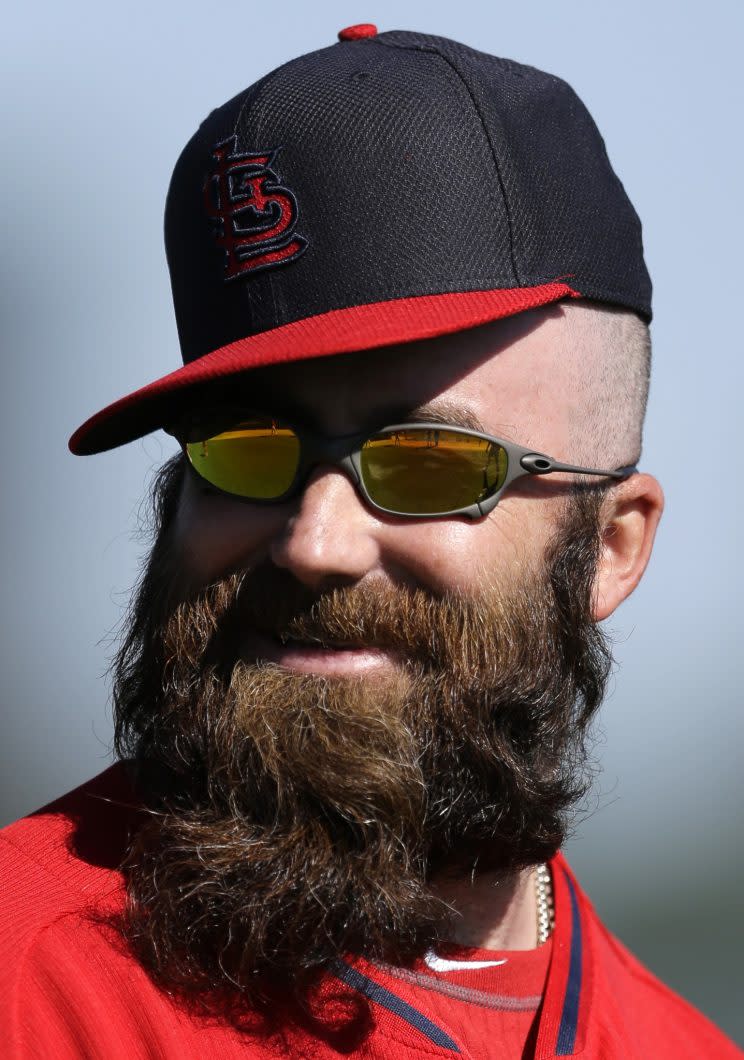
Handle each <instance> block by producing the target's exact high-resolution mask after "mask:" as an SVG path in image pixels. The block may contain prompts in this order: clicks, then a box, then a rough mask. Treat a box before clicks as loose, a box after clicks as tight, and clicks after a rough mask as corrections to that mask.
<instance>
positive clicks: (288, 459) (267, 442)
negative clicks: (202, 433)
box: [186, 420, 300, 500]
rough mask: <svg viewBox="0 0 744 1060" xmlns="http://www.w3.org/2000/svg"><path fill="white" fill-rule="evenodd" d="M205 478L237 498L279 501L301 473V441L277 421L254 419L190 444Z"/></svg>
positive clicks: (191, 456)
mask: <svg viewBox="0 0 744 1060" xmlns="http://www.w3.org/2000/svg"><path fill="white" fill-rule="evenodd" d="M186 452H187V453H188V457H189V460H190V461H191V463H192V465H193V467H194V469H195V471H197V472H198V473H199V475H201V477H202V478H203V479H206V480H207V482H209V483H211V484H212V485H213V486H216V487H217V488H218V489H221V490H224V491H225V492H226V493H232V494H234V495H235V496H236V497H247V498H250V499H252V500H276V498H277V497H281V496H282V494H283V493H286V492H287V490H288V489H289V487H290V486H291V485H292V482H293V481H294V477H295V475H296V474H297V466H298V464H299V460H300V441H299V438H298V437H297V435H296V434H295V433H294V431H293V430H291V428H289V427H283V426H281V425H279V424H278V423H276V421H273V420H250V421H246V422H243V423H239V424H237V425H235V426H233V427H231V428H230V429H229V430H227V431H222V432H221V433H220V434H215V435H214V436H213V437H211V438H206V439H204V440H203V441H193V442H187V443H186Z"/></svg>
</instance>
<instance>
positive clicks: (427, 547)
mask: <svg viewBox="0 0 744 1060" xmlns="http://www.w3.org/2000/svg"><path fill="white" fill-rule="evenodd" d="M554 529H555V513H554V511H553V509H552V507H551V506H550V505H549V504H543V503H541V502H540V501H536V500H534V499H530V500H526V499H524V498H508V499H504V500H503V501H502V502H501V503H500V504H499V506H498V507H497V508H496V509H495V511H493V512H491V514H490V515H489V516H487V517H486V518H485V519H484V520H483V521H482V522H481V521H478V522H476V521H471V520H469V519H453V520H442V521H441V522H433V521H432V522H430V523H422V524H420V526H419V527H418V528H417V530H418V532H417V534H416V535H415V542H414V541H412V540H411V539H406V536H405V535H401V536H400V538H399V540H398V541H397V542H396V544H395V545H394V546H393V549H391V552H392V551H395V553H396V559H397V561H398V563H399V564H400V565H401V566H402V567H404V568H405V570H406V572H407V573H408V575H409V576H413V579H414V580H415V581H416V582H418V583H419V584H423V585H427V586H429V587H431V588H432V589H435V590H437V591H440V592H441V591H446V590H461V591H463V592H466V593H469V592H473V591H478V590H482V589H483V588H485V587H487V586H489V585H491V586H493V585H501V586H503V585H506V584H510V583H512V584H517V583H519V582H521V581H522V580H524V579H525V578H527V577H528V576H530V575H532V574H533V573H534V572H535V571H536V570H538V569H539V567H540V564H541V563H542V560H543V557H544V555H545V550H546V547H547V545H548V542H549V541H550V539H551V537H552V534H553V532H554Z"/></svg>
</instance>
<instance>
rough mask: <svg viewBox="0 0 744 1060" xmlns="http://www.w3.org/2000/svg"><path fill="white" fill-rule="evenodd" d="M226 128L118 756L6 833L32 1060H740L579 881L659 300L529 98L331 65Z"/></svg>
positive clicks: (116, 430) (594, 137)
mask: <svg viewBox="0 0 744 1060" xmlns="http://www.w3.org/2000/svg"><path fill="white" fill-rule="evenodd" d="M339 36H340V42H339V43H338V44H337V45H334V46H333V47H331V48H328V49H324V50H322V51H320V52H317V53H314V54H312V55H309V56H304V57H302V58H300V59H298V60H295V61H294V62H291V63H288V64H287V65H285V66H283V67H281V68H280V69H279V70H277V71H274V72H273V73H272V74H270V75H269V76H268V77H266V78H264V79H263V80H262V81H260V82H259V83H258V84H256V85H254V86H252V87H251V88H249V89H247V90H246V91H245V92H242V93H240V94H239V95H238V96H236V97H235V99H233V100H231V101H230V102H228V103H227V104H225V105H224V106H223V107H221V108H219V109H218V110H216V111H214V112H213V113H212V114H211V115H210V116H209V117H208V118H207V119H206V120H205V122H203V123H202V125H201V127H200V129H199V131H198V132H197V133H196V134H195V136H194V137H193V138H192V140H191V141H190V143H189V144H188V145H187V147H186V148H185V150H184V152H183V154H182V156H181V158H180V159H179V161H178V164H177V166H176V170H175V172H174V176H173V180H172V183H171V188H170V191H169V194H168V202H167V207H166V243H167V252H168V260H169V266H170V269H171V277H172V282H173V293H174V300H175V306H176V316H177V321H178V327H179V334H180V338H181V343H182V348H183V354H184V361H185V364H184V367H183V368H181V369H179V370H178V371H176V372H174V373H171V375H169V376H166V377H165V378H164V379H161V380H158V381H156V382H155V383H152V384H150V385H149V386H146V387H144V388H143V389H142V390H140V391H138V392H136V393H135V394H133V395H130V396H129V397H126V398H124V399H122V400H121V401H119V402H117V403H115V404H114V405H112V406H109V407H108V408H107V409H104V410H103V412H101V413H99V414H98V415H96V416H94V417H93V418H92V419H91V420H89V421H88V422H87V423H86V424H84V425H83V426H82V427H81V428H80V429H79V430H78V431H77V432H76V433H75V435H74V436H73V438H72V440H71V443H70V444H71V448H72V450H73V452H76V453H81V454H82V453H93V452H100V451H102V450H105V449H108V448H112V447H114V446H116V445H119V444H123V443H124V442H126V441H130V440H132V439H134V438H136V437H140V436H142V435H143V434H145V433H147V432H148V431H150V430H154V429H156V428H158V427H163V428H165V429H166V430H168V431H170V433H171V434H173V435H174V436H175V437H176V438H177V439H178V441H179V443H180V446H181V453H180V454H179V456H178V457H177V458H174V459H173V460H172V461H170V462H169V463H168V464H166V465H165V467H164V468H163V470H162V472H161V474H160V477H159V479H158V482H157V484H156V489H155V495H154V504H155V523H156V527H155V529H156V536H155V543H154V547H153V550H152V553H151V556H150V559H149V562H148V565H147V568H146V570H145V572H144V576H143V579H142V582H141V585H140V587H139V590H138V593H137V595H136V597H135V600H134V601H133V605H132V609H131V614H130V621H129V624H128V628H127V630H126V635H125V637H124V640H123V642H122V646H121V649H120V652H119V655H118V657H117V661H116V666H115V683H114V707H115V720H116V747H117V751H118V754H119V757H120V759H121V761H120V762H119V763H117V764H116V765H114V766H113V767H111V768H110V769H108V770H107V771H106V772H104V773H103V774H101V775H100V776H99V777H97V778H95V779H94V780H92V781H90V782H89V783H88V784H86V785H83V787H82V788H80V789H78V790H77V791H75V792H73V793H71V794H70V795H68V796H65V797H64V798H63V799H61V800H59V801H58V802H57V803H55V804H52V806H50V807H47V808H45V809H44V810H43V811H40V812H39V813H38V814H36V815H33V816H32V817H29V818H26V819H24V820H22V821H19V822H17V823H16V824H15V825H12V826H11V827H10V828H9V829H6V830H5V832H4V833H3V840H4V841H3V843H2V845H1V846H2V849H3V870H2V871H3V880H4V884H3V886H4V894H5V896H6V902H5V908H6V909H7V911H8V915H7V917H6V922H5V927H4V937H5V940H6V945H5V949H4V960H3V963H2V967H3V973H2V974H3V977H4V978H3V990H2V991H0V996H2V999H3V1002H2V1004H3V1013H2V1020H3V1031H2V1033H3V1035H4V1037H5V1041H6V1043H7V1045H6V1053H7V1055H9V1056H13V1057H30V1056H43V1057H47V1056H52V1057H79V1056H95V1057H97V1056H101V1057H106V1058H109V1057H120V1056H121V1057H123V1056H127V1057H129V1056H147V1057H150V1056H152V1057H154V1056H158V1057H160V1056H164V1057H179V1058H180V1057H184V1056H194V1057H196V1056H199V1057H207V1056H217V1055H220V1056H236V1057H237V1056H243V1055H250V1056H256V1057H263V1056H266V1057H268V1056H297V1057H315V1056H317V1057H327V1056H333V1055H356V1056H369V1057H372V1056H383V1055H393V1056H401V1057H407V1056H452V1055H457V1054H460V1055H462V1056H472V1057H489V1056H498V1057H523V1056H530V1057H532V1056H535V1057H547V1056H570V1055H578V1054H580V1053H583V1054H584V1055H586V1056H592V1057H615V1056H617V1057H644V1058H646V1057H666V1056H668V1057H675V1058H679V1057H696V1058H697V1057H701V1056H710V1057H727V1056H734V1055H739V1053H738V1050H736V1048H735V1047H734V1046H733V1044H731V1043H730V1042H728V1041H727V1040H726V1039H725V1038H724V1037H723V1036H722V1035H720V1034H719V1032H718V1031H716V1029H715V1028H714V1027H712V1025H711V1024H709V1023H708V1022H707V1021H706V1020H705V1019H704V1017H702V1016H700V1015H699V1014H697V1013H695V1012H694V1010H692V1009H691V1008H690V1007H689V1006H688V1005H687V1004H686V1003H685V1002H683V1001H682V1000H681V999H679V998H677V997H675V996H674V995H673V994H672V993H671V992H670V991H668V990H667V989H666V988H665V987H663V986H662V985H661V984H659V983H658V982H656V981H655V980H654V979H653V977H651V976H650V975H649V973H647V972H646V971H645V970H643V969H642V968H641V967H640V966H639V965H638V964H637V962H635V961H634V959H633V958H632V957H631V956H630V955H629V954H628V953H627V952H626V951H625V950H624V949H623V948H622V946H621V945H620V944H619V943H618V942H617V941H616V940H614V939H613V938H612V937H611V936H609V935H608V933H607V932H606V931H605V930H604V928H603V927H602V926H601V924H600V923H599V921H598V919H597V917H596V914H595V913H594V912H593V910H592V908H591V906H590V904H589V902H588V900H587V899H586V898H585V896H584V895H583V894H582V892H581V890H580V888H579V886H578V883H577V882H576V880H575V879H574V878H573V876H572V874H571V872H570V870H569V868H568V866H567V865H566V863H565V861H564V860H563V858H562V856H561V855H560V853H559V851H560V847H561V845H562V843H563V840H564V838H565V835H566V829H567V826H568V821H569V813H570V810H571V808H572V806H574V805H575V803H576V801H577V799H578V798H579V797H580V796H581V795H582V794H583V793H584V792H585V791H586V772H587V771H586V750H585V737H586V732H587V728H588V726H589V724H590V722H591V720H592V717H593V715H594V713H595V711H596V709H597V707H598V705H599V703H600V701H601V699H602V695H603V690H604V685H605V681H606V678H607V673H608V668H609V653H608V649H607V646H606V644H605V642H604V640H603V637H602V634H601V631H600V630H599V628H598V626H597V623H598V622H599V621H601V620H602V619H604V618H606V617H607V616H608V615H610V614H611V613H612V612H613V611H614V609H615V608H616V607H617V606H618V605H619V604H620V603H621V602H622V601H623V600H624V599H625V598H626V597H627V596H628V595H629V594H630V593H631V592H632V591H633V589H634V588H635V586H636V585H637V583H638V581H639V579H640V578H641V576H642V574H643V572H644V570H645V567H646V564H647V562H648V559H649V555H650V552H651V548H652V544H653V539H654V533H655V530H656V526H657V524H658V521H659V518H660V515H661V510H662V504H663V499H662V493H661V489H660V487H659V485H658V483H657V482H656V480H655V479H654V478H652V477H651V476H650V475H647V474H645V473H642V472H640V471H638V469H637V461H638V459H639V456H640V447H641V432H642V424H643V416H644V411H645V402H646V393H647V386H648V368H649V344H648V328H647V325H648V322H649V320H650V317H651V305H650V297H651V291H650V282H649V279H648V275H647V272H646V269H645V265H644V262H643V256H642V248H641V238H640V225H639V223H638V220H637V218H636V216H635V213H634V211H633V209H632V206H631V205H630V203H629V202H628V200H627V198H626V196H625V193H624V191H623V189H622V186H621V185H620V184H619V182H618V181H617V178H616V177H615V175H614V174H613V172H612V170H611V168H610V166H609V162H608V160H607V157H606V154H605V151H604V147H603V144H602V141H601V139H600V137H599V134H598V132H597V130H596V128H595V127H594V124H593V122H592V120H591V118H590V116H589V115H588V113H587V112H586V110H585V109H584V108H583V106H582V104H581V103H580V101H579V100H578V99H577V98H576V96H575V95H574V94H573V92H572V91H571V89H570V88H568V86H567V85H565V84H564V83H563V82H560V81H558V80H557V79H555V78H553V77H549V76H548V75H545V74H542V73H540V72H539V71H535V70H532V69H530V68H527V67H522V66H519V65H517V64H515V63H511V62H508V61H505V60H500V59H495V58H493V57H491V56H488V55H485V54H483V53H480V52H476V51H473V50H471V49H469V48H466V47H464V46H462V45H459V44H456V43H454V42H452V41H447V40H443V39H440V38H434V37H426V36H423V35H420V34H413V33H403V32H394V33H384V34H377V31H376V29H375V27H373V26H368V25H362V26H354V27H350V28H349V29H347V30H344V31H342V33H341V34H340V35H339Z"/></svg>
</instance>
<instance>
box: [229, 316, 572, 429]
mask: <svg viewBox="0 0 744 1060" xmlns="http://www.w3.org/2000/svg"><path fill="white" fill-rule="evenodd" d="M563 316H564V315H563V311H562V309H561V307H560V306H551V307H546V308H545V309H541V310H534V311H531V312H528V313H522V314H519V316H517V317H512V318H508V319H506V320H501V321H496V322H495V323H493V324H488V325H485V326H483V327H479V328H474V329H471V330H469V331H465V332H459V333H457V334H455V335H448V336H443V337H440V338H436V339H431V340H426V341H422V342H415V343H407V344H405V345H401V346H395V347H387V348H384V349H376V350H363V351H359V352H357V353H350V354H342V355H338V356H333V357H324V358H318V359H314V360H308V361H299V362H294V363H288V364H282V365H273V366H270V367H266V368H260V369H256V370H254V371H252V372H251V373H250V374H249V375H246V376H245V378H244V379H243V380H242V381H241V383H240V386H239V387H238V388H237V390H236V389H235V388H232V392H231V394H230V399H231V403H232V400H234V399H235V398H236V397H237V398H238V400H239V401H240V403H241V404H245V405H246V407H251V408H254V409H257V410H258V409H261V410H263V411H267V412H268V411H271V412H272V413H275V414H277V415H283V416H287V417H290V418H294V419H300V420H301V421H302V422H303V423H304V424H305V425H307V426H308V427H311V428H313V429H317V430H320V431H323V432H325V433H329V434H337V433H338V434H341V433H346V432H351V431H354V430H357V429H364V428H366V427H367V426H380V425H382V424H384V423H393V422H396V421H402V420H405V419H406V418H408V417H411V416H415V417H416V418H419V419H421V418H431V419H432V420H441V421H442V422H448V423H457V424H459V425H460V426H466V427H471V428H473V429H476V430H477V429H482V430H485V431H488V432H494V433H497V432H499V431H500V432H501V433H502V434H504V433H507V434H512V433H513V434H514V435H515V437H516V436H517V435H519V434H520V433H521V434H522V435H523V433H524V431H523V428H524V427H526V426H528V424H529V422H531V421H534V420H536V419H540V418H544V417H545V416H546V415H548V413H550V415H551V416H555V415H556V412H557V411H559V410H560V406H561V403H562V402H567V401H568V400H570V394H571V389H572V388H571V381H570V379H569V378H568V375H569V373H567V370H566V360H565V357H564V356H563V350H564V346H565V334H564V333H565V321H564V319H563Z"/></svg>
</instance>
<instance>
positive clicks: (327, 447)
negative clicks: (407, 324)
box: [173, 414, 638, 519]
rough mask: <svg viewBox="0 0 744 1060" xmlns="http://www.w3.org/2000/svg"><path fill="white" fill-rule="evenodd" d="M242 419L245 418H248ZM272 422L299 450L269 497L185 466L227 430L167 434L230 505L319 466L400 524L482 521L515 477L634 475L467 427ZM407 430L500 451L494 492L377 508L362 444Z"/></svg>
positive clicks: (290, 492)
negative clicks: (361, 427)
mask: <svg viewBox="0 0 744 1060" xmlns="http://www.w3.org/2000/svg"><path fill="white" fill-rule="evenodd" d="M253 415H255V414H253ZM259 415H260V414H259ZM245 418H246V419H247V418H248V417H245ZM268 418H271V419H272V420H274V419H275V418H274V417H268ZM237 422H238V419H237V418H236V419H235V420H233V421H232V423H233V424H234V425H235V424H236V423H237ZM275 422H276V423H277V424H278V425H281V427H282V428H289V429H290V430H292V431H293V432H294V433H295V435H296V436H297V439H298V441H299V445H300V459H299V462H298V464H297V471H296V472H295V476H294V479H293V480H292V483H291V485H290V486H289V488H288V489H287V490H285V492H284V493H282V494H280V495H279V496H278V497H271V498H262V497H244V496H242V495H241V494H239V493H231V492H230V491H229V490H224V489H221V488H220V487H219V486H215V485H214V484H213V483H212V482H210V481H209V480H208V479H206V478H205V477H204V476H203V475H201V474H200V473H199V471H197V469H196V467H195V466H194V465H193V463H192V462H191V458H190V456H189V454H188V450H187V448H186V446H187V444H188V443H189V442H194V441H209V439H210V438H214V437H216V436H217V434H221V433H223V432H224V431H226V430H230V427H229V426H225V427H223V428H221V430H219V431H217V432H214V433H210V434H208V435H207V436H206V437H204V436H203V435H201V436H200V437H191V436H190V435H191V433H192V431H191V430H190V429H188V428H187V429H186V430H184V431H173V433H174V435H175V436H176V438H177V439H178V441H179V442H180V444H181V448H182V449H183V451H184V455H185V456H186V462H187V464H188V466H189V467H190V468H191V470H192V472H193V473H194V475H195V476H196V478H197V480H198V481H199V482H200V483H205V482H206V483H207V485H208V487H209V489H210V490H214V491H215V492H217V493H220V494H223V495H224V496H226V497H230V498H231V499H232V500H237V501H244V502H246V503H248V504H259V505H271V504H282V503H284V502H285V501H288V500H291V499H292V498H293V497H294V496H296V495H297V494H298V493H300V492H301V491H302V489H303V488H304V485H305V482H306V481H307V477H308V475H309V473H310V471H311V470H312V469H313V468H314V467H317V466H318V465H319V464H324V465H328V466H330V467H339V468H341V470H342V471H344V472H345V473H346V474H347V475H348V476H349V478H350V479H351V481H352V483H353V484H354V486H355V487H356V489H357V491H358V492H359V493H360V494H361V496H362V497H363V498H364V500H365V502H366V503H367V504H368V505H369V506H370V507H372V508H374V509H376V510H377V511H380V512H383V513H384V514H385V515H394V516H396V517H397V518H401V519H451V518H453V517H454V516H465V517H466V518H468V519H482V518H483V517H484V516H485V515H488V514H489V513H490V512H492V511H493V509H494V508H495V507H496V505H497V504H498V503H499V501H500V499H501V497H502V496H503V494H504V492H505V490H507V489H508V488H509V486H511V484H512V483H513V482H515V481H516V480H517V479H519V478H524V477H525V476H527V475H552V474H555V473H556V472H566V473H569V474H576V475H598V476H602V477H603V478H610V479H614V480H622V479H626V478H628V477H629V476H630V475H633V474H635V472H636V471H637V470H638V468H637V466H636V465H635V464H628V465H625V466H624V467H620V468H614V469H613V470H608V469H606V468H595V467H581V466H579V465H576V464H565V463H562V462H561V461H560V460H555V459H554V458H553V457H551V456H547V455H546V454H545V453H540V452H538V451H537V450H535V449H530V448H528V447H526V446H522V445H517V444H516V443H515V442H510V441H507V440H506V439H504V438H498V437H497V436H496V435H492V434H486V433H485V432H483V431H476V430H472V429H470V428H468V427H459V426H457V425H456V424H450V423H436V422H420V421H413V422H408V423H395V424H392V425H389V426H388V425H386V426H384V427H381V428H379V429H378V430H374V431H359V432H355V433H354V434H348V435H340V436H336V437H333V438H329V437H327V436H325V435H321V434H316V433H314V432H313V431H309V430H307V429H305V428H302V427H297V426H295V425H294V424H293V423H291V422H290V421H288V420H285V419H281V420H278V419H277V420H275ZM411 430H424V431H425V430H430V431H450V432H453V433H456V434H465V435H468V436H470V437H473V438H479V439H481V440H483V441H487V442H490V443H491V444H493V445H498V446H501V448H502V449H503V450H504V451H505V452H506V458H507V470H506V476H505V478H504V481H503V483H502V484H501V486H500V487H498V489H496V490H494V492H493V493H491V494H489V495H488V496H487V497H484V498H483V499H482V500H480V501H475V502H474V503H473V504H469V505H466V506H465V507H462V508H453V509H451V510H448V511H446V512H415V513H413V512H399V511H395V510H394V509H392V508H385V507H384V506H383V505H381V504H378V503H377V501H375V500H374V498H373V497H371V496H370V494H369V491H368V490H367V487H366V485H365V483H364V476H363V473H362V467H361V453H362V448H363V445H364V443H365V442H367V441H370V440H371V439H373V438H379V437H381V436H384V435H388V434H395V433H396V432H401V431H411Z"/></svg>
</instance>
